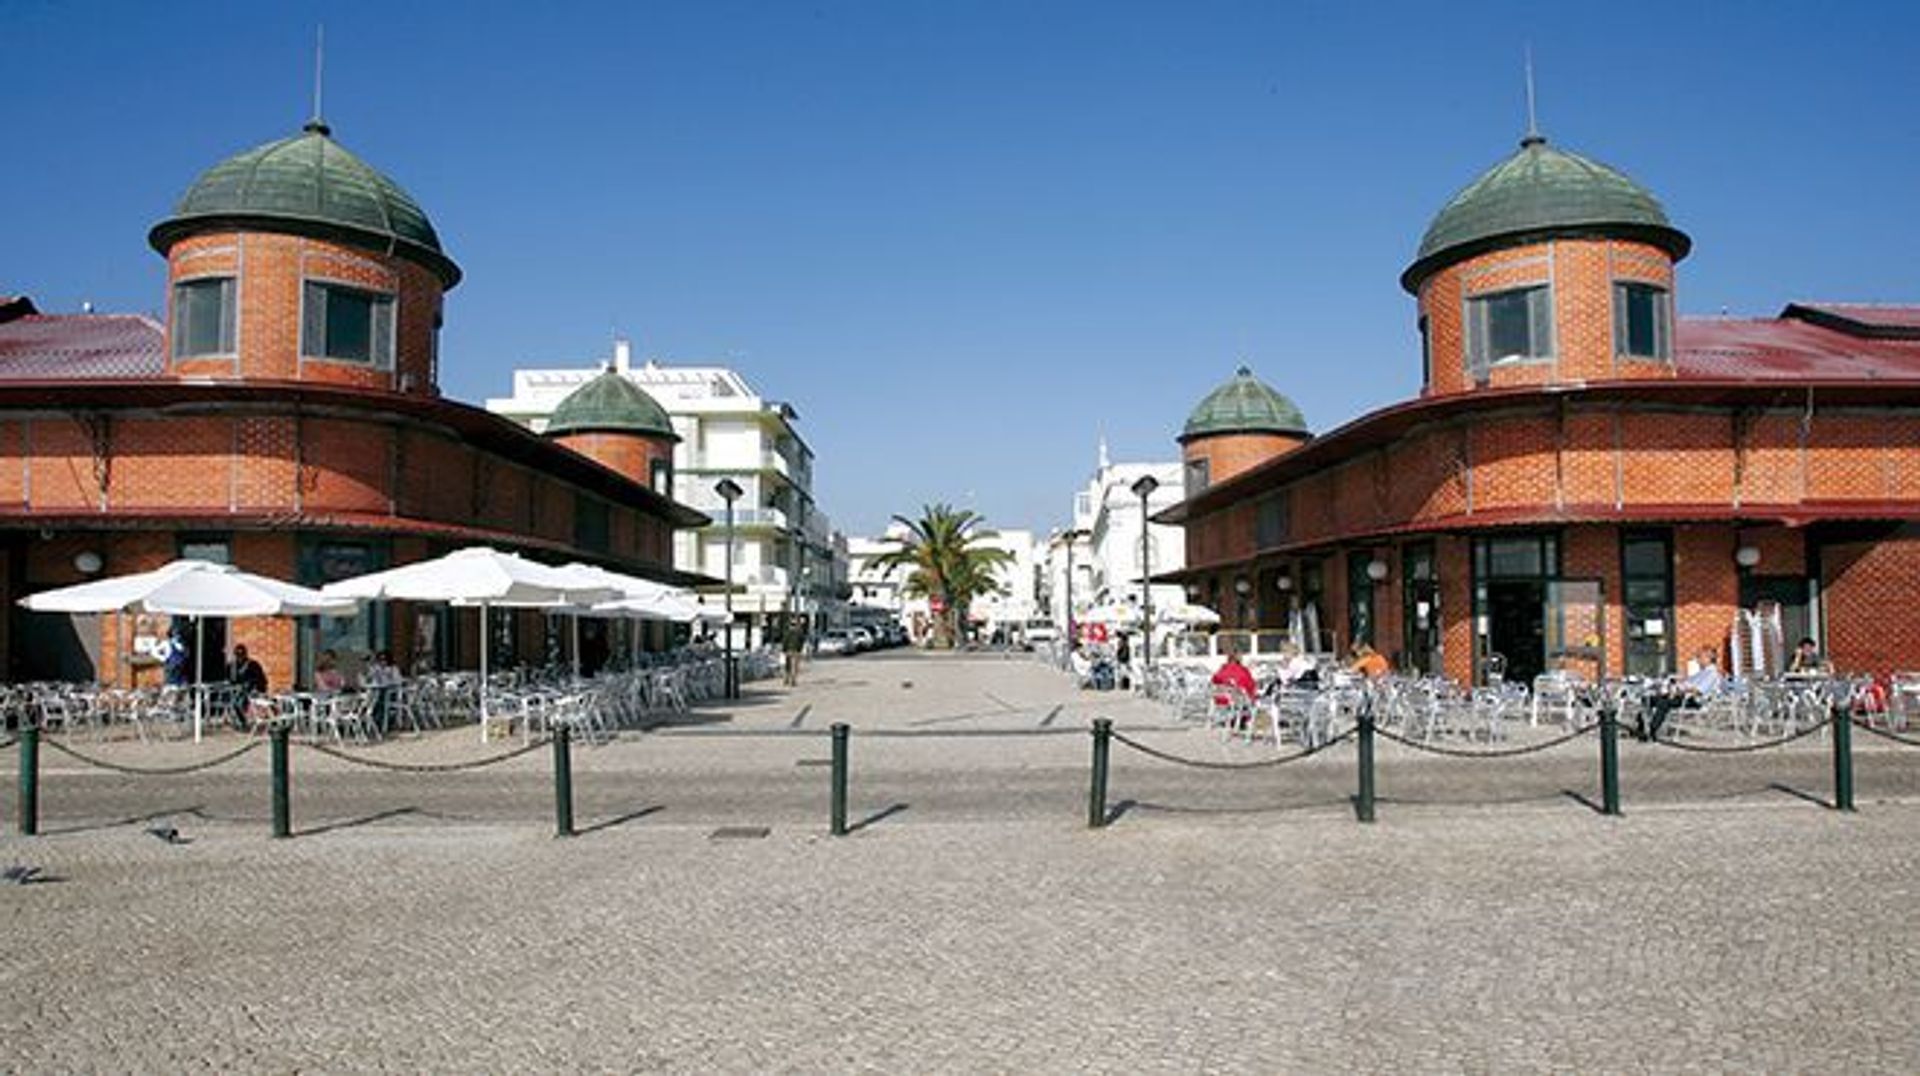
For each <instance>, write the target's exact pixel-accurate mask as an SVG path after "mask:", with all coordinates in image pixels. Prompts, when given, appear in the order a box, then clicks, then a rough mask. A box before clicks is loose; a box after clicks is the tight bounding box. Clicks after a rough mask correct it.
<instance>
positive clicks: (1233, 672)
mask: <svg viewBox="0 0 1920 1076" xmlns="http://www.w3.org/2000/svg"><path fill="white" fill-rule="evenodd" d="M1212 682H1213V683H1214V684H1215V685H1217V686H1232V687H1236V688H1239V689H1240V694H1241V695H1242V696H1243V697H1245V698H1248V699H1251V698H1253V697H1254V696H1255V695H1256V694H1258V693H1259V691H1260V687H1259V685H1258V684H1256V683H1254V681H1253V673H1252V672H1251V671H1250V670H1248V668H1247V667H1246V666H1245V665H1242V664H1241V663H1240V652H1239V651H1238V650H1235V649H1233V648H1231V647H1229V648H1228V649H1227V660H1226V662H1225V663H1224V664H1222V665H1221V666H1220V669H1219V671H1218V672H1216V673H1214V674H1213V680H1212ZM1229 701H1231V696H1230V695H1229V694H1228V693H1226V692H1224V691H1222V692H1216V693H1215V694H1214V696H1213V704H1214V705H1215V706H1225V705H1227V703H1228V702H1229Z"/></svg>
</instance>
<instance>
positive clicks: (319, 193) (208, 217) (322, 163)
mask: <svg viewBox="0 0 1920 1076" xmlns="http://www.w3.org/2000/svg"><path fill="white" fill-rule="evenodd" d="M229 229H250V230H259V231H281V232H293V233H295V234H298V235H310V236H313V237H315V238H319V239H330V240H335V241H338V242H343V243H347V244H350V245H352V246H357V247H361V248H364V249H368V250H373V251H377V252H380V253H394V254H399V255H401V256H403V257H406V258H408V259H410V260H412V261H415V262H418V263H420V264H422V265H424V266H426V267H427V268H429V269H431V270H433V271H434V272H435V273H436V274H438V275H439V277H440V280H441V282H442V283H443V284H444V285H445V286H446V287H449V288H451V287H453V286H454V285H455V284H458V283H459V282H460V267H459V266H457V265H455V264H453V260H452V259H451V258H448V257H447V256H446V254H445V253H443V252H442V251H441V249H440V237H439V236H438V235H436V234H434V230H433V225H432V224H430V223H428V221H427V215H426V214H425V213H424V212H422V211H421V209H420V206H419V204H418V203H417V202H415V201H414V200H413V199H412V198H411V197H409V196H408V195H407V192H406V191H403V190H401V189H400V187H399V185H398V184H396V183H394V181H393V180H391V179H388V178H387V177H386V176H383V175H381V174H380V173H379V172H376V171H374V170H373V169H372V168H371V167H369V166H368V165H367V163H366V162H365V161H362V160H361V159H360V158H358V157H356V156H354V155H353V154H351V153H349V152H347V151H346V150H345V149H343V148H342V147H341V145H340V143H338V142H335V141H334V140H333V138H332V132H331V130H330V129H329V128H328V127H327V125H326V124H324V123H320V122H318V121H316V122H313V123H309V124H307V125H306V126H305V127H304V128H302V129H301V132H300V133H299V134H297V135H295V136H294V137H292V138H283V139H281V140H280V141H278V142H269V143H267V144H266V145H264V146H256V147H255V148H253V149H250V150H247V151H246V152H245V153H241V154H237V155H235V156H232V157H229V158H227V159H226V160H224V161H221V162H220V163H219V164H216V165H214V166H213V167H212V168H209V169H207V170H206V171H205V172H203V173H201V174H200V178H199V179H196V180H194V181H193V185H192V186H190V187H188V188H187V193H186V194H184V195H182V196H181V197H180V202H179V204H177V205H175V206H174V207H173V215H172V216H171V217H168V218H167V219H166V220H163V221H161V222H160V223H159V224H156V225H154V227H153V231H151V232H149V233H148V235H147V241H148V242H149V243H151V244H153V248H154V249H155V250H157V251H159V252H160V253H162V254H165V253H166V252H167V250H168V249H169V248H170V247H172V246H173V244H175V243H177V242H179V241H180V240H182V239H184V238H186V237H187V236H190V235H195V234H199V233H202V232H208V231H220V230H229Z"/></svg>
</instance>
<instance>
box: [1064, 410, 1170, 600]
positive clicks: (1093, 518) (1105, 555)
mask: <svg viewBox="0 0 1920 1076" xmlns="http://www.w3.org/2000/svg"><path fill="white" fill-rule="evenodd" d="M1184 474H1185V471H1184V468H1183V467H1182V466H1181V464H1180V463H1179V462H1178V461H1174V462H1169V463H1113V462H1112V461H1110V460H1109V459H1108V458H1107V450H1106V446H1105V444H1102V445H1101V447H1100V461H1099V466H1098V467H1097V468H1096V469H1095V471H1094V474H1093V477H1092V479H1091V480H1089V481H1088V483H1087V486H1086V488H1085V489H1083V490H1081V491H1079V492H1078V493H1075V494H1074V495H1073V523H1072V525H1071V526H1070V527H1069V528H1067V529H1066V530H1065V531H1055V532H1054V533H1053V534H1052V535H1050V536H1048V539H1047V541H1046V543H1045V546H1046V554H1045V557H1046V562H1045V565H1046V566H1045V578H1046V585H1045V589H1046V593H1045V595H1044V599H1045V602H1046V609H1047V613H1048V615H1049V616H1051V617H1052V619H1053V622H1054V624H1055V625H1056V626H1058V627H1060V628H1062V629H1063V630H1064V629H1065V627H1066V623H1067V618H1068V607H1067V594H1068V587H1067V567H1068V563H1069V560H1071V563H1072V566H1073V586H1072V596H1073V597H1072V601H1073V613H1074V619H1076V620H1078V619H1080V616H1081V614H1084V613H1085V612H1086V611H1087V610H1088V609H1091V608H1094V607H1095V606H1100V605H1113V604H1133V605H1138V604H1139V602H1140V596H1141V591H1140V582H1141V578H1142V574H1143V573H1142V569H1143V567H1144V568H1145V570H1146V572H1147V573H1149V574H1152V575H1160V574H1162V573H1165V572H1170V571H1174V570H1176V569H1179V568H1184V567H1186V563H1187V547H1186V537H1185V535H1184V534H1183V533H1182V531H1181V529H1180V528H1179V527H1171V526H1167V525H1165V524H1160V523H1147V522H1146V517H1147V516H1152V515H1154V514H1156V513H1158V512H1160V511H1161V510H1162V509H1165V508H1170V507H1172V506H1173V505H1176V504H1178V503H1180V502H1181V501H1182V500H1184V499H1185V497H1186V491H1185V486H1184ZM1148 475H1151V476H1152V477H1153V479H1154V480H1155V482H1157V483H1158V486H1157V488H1155V489H1154V490H1153V492H1152V493H1151V494H1150V495H1149V496H1148V498H1147V505H1146V511H1145V513H1144V514H1143V513H1142V512H1141V505H1140V495H1139V494H1138V493H1136V492H1134V489H1133V487H1134V485H1135V484H1136V483H1138V482H1139V481H1140V479H1141V478H1143V477H1145V476H1148ZM1143 525H1144V526H1145V527H1146V529H1147V540H1146V546H1145V549H1144V550H1143V549H1142V546H1141V541H1140V531H1141V527H1142V526H1143ZM1069 536H1071V539H1070V538H1069ZM1069 550H1071V556H1069ZM1143 557H1144V561H1145V563H1144V565H1143ZM1185 597H1186V596H1185V594H1184V592H1183V591H1182V590H1181V588H1180V587H1178V586H1174V585H1172V584H1155V585H1154V587H1153V604H1154V607H1155V608H1156V609H1167V608H1172V607H1173V606H1174V605H1176V604H1178V603H1180V602H1182V601H1184V600H1185Z"/></svg>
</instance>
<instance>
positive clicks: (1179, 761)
mask: <svg viewBox="0 0 1920 1076" xmlns="http://www.w3.org/2000/svg"><path fill="white" fill-rule="evenodd" d="M1359 733H1360V730H1359V729H1358V728H1351V729H1348V730H1347V731H1345V732H1343V733H1341V734H1340V735H1338V736H1335V737H1334V738H1333V739H1331V740H1328V741H1327V742H1325V743H1323V744H1320V745H1318V746H1316V747H1307V748H1302V749H1301V750H1298V751H1295V752H1294V753H1293V754H1291V755H1281V756H1280V757H1278V758H1265V759H1261V760H1259V761H1258V762H1208V761H1206V760H1204V759H1197V758H1182V757H1181V756H1179V755H1172V754H1168V753H1167V752H1165V751H1162V750H1159V749H1158V748H1153V747H1148V746H1147V745H1146V744H1143V743H1141V742H1140V741H1138V740H1135V739H1132V738H1130V737H1128V736H1127V735H1126V734H1124V733H1119V732H1116V733H1114V734H1113V739H1114V742H1116V743H1123V744H1126V745H1127V746H1128V747H1131V748H1133V749H1134V750H1135V751H1138V752H1140V753H1141V754H1143V755H1147V756H1149V757H1152V758H1157V759H1159V760H1161V761H1162V762H1171V763H1173V764H1175V765H1178V766H1191V767H1193V768H1194V769H1199V770H1260V769H1266V768H1268V767H1271V766H1284V765H1286V764H1287V763H1289V762H1298V761H1300V760H1301V759H1303V758H1306V757H1308V756H1310V755H1317V754H1319V753H1320V752H1322V751H1325V750H1326V749H1327V748H1329V747H1332V746H1333V745H1335V744H1337V743H1341V742H1343V741H1346V740H1351V739H1353V738H1354V737H1355V736H1357V735H1359Z"/></svg>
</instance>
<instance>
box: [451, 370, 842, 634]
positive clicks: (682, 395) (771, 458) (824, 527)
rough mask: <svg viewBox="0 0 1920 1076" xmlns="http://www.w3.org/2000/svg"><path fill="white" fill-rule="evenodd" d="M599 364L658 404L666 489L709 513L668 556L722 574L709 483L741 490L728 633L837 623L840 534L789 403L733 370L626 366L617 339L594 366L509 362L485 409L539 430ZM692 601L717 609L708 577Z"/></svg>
mask: <svg viewBox="0 0 1920 1076" xmlns="http://www.w3.org/2000/svg"><path fill="white" fill-rule="evenodd" d="M609 368H611V369H613V370H614V371H616V372H618V373H620V374H623V375H625V376H626V377H627V379H628V380H630V381H632V382H633V383H634V384H635V385H638V386H639V387H640V388H641V389H643V390H645V391H646V393H647V395H649V396H651V397H653V399H654V402H656V403H658V404H659V405H660V406H661V407H662V408H664V409H665V410H666V412H667V415H668V417H669V418H671V419H672V421H673V432H674V433H676V434H678V435H679V436H680V443H679V444H678V445H676V446H675V447H674V450H673V467H672V470H671V476H670V481H671V483H672V490H671V495H672V497H673V499H674V500H676V501H679V502H680V503H682V504H685V505H689V506H692V507H694V508H698V509H699V510H701V511H702V512H705V513H706V514H707V515H708V516H710V517H712V519H713V524H712V525H711V526H708V527H705V528H703V529H701V530H697V531H681V532H679V533H677V534H675V535H674V551H673V553H674V555H673V563H674V567H676V568H679V569H681V570H682V571H688V572H698V573H700V574H703V575H707V576H710V577H712V578H714V579H725V578H727V577H728V564H727V505H726V502H725V500H723V499H722V498H721V496H720V494H719V493H718V492H717V489H716V487H717V486H718V485H719V484H720V482H721V481H722V480H723V479H731V480H732V481H733V482H734V484H735V485H737V486H739V487H740V489H741V493H740V494H739V496H738V497H737V498H736V499H735V500H734V503H733V513H732V515H733V539H734V541H733V564H732V569H731V570H732V580H733V583H734V587H735V589H734V594H733V610H734V615H735V620H736V623H738V624H739V625H740V627H739V629H738V633H737V634H736V635H735V636H734V642H735V644H736V645H741V646H752V645H755V644H756V643H758V642H759V641H760V640H761V639H762V638H764V637H765V634H766V629H767V627H768V625H769V623H770V622H771V621H772V620H773V619H774V618H777V617H778V616H780V615H781V614H784V613H787V612H789V611H792V612H799V613H804V614H807V615H808V616H809V617H810V618H812V619H813V620H814V621H815V623H816V625H830V624H841V623H845V621H846V603H845V594H846V584H847V581H848V576H847V567H846V560H845V545H844V543H843V542H841V543H836V536H835V534H834V533H833V530H832V527H831V525H830V522H829V520H828V517H827V515H826V513H824V512H821V511H820V510H819V509H818V507H816V505H815V503H814V497H813V450H812V449H811V448H809V447H808V446H807V443H806V441H805V439H803V438H802V437H801V436H800V434H799V431H798V430H797V429H795V423H796V422H797V421H798V420H799V414H798V412H796V411H795V410H794V408H793V407H792V406H791V405H790V404H786V403H782V402H780V401H777V400H769V399H765V398H763V397H762V396H761V395H760V394H759V393H758V392H756V391H755V390H754V388H753V386H752V385H750V384H748V383H747V380H746V378H744V377H742V376H741V375H740V373H739V372H738V371H736V370H732V369H729V368H727V367H724V366H668V365H663V364H661V363H659V362H658V361H656V360H651V359H649V360H648V361H646V362H645V363H643V364H641V365H638V366H635V365H633V349H632V345H631V344H630V343H629V342H628V341H625V340H616V341H614V345H613V355H612V357H611V359H610V361H609V362H607V363H605V364H602V365H597V366H584V367H565V368H552V369H524V370H515V371H514V372H513V395H512V396H507V397H496V398H492V399H489V400H488V401H487V410H489V411H493V412H495V413H497V414H501V415H505V416H507V417H508V418H511V419H513V420H515V421H516V422H521V423H524V424H525V425H527V426H528V427H530V428H532V429H533V430H535V431H536V432H537V431H539V430H541V429H543V428H544V427H545V425H546V420H547V418H548V416H550V415H551V414H552V413H553V409H554V408H555V407H556V406H558V405H559V403H560V401H562V400H564V399H566V398H567V396H568V395H569V394H571V393H572V392H573V391H574V390H575V389H577V388H579V387H580V386H581V385H584V384H586V383H587V382H588V381H590V380H592V379H593V378H595V377H598V376H599V375H600V374H601V373H603V372H604V371H605V370H607V369H609ZM700 600H701V601H702V603H704V604H706V605H710V606H713V607H715V608H720V607H723V606H724V605H725V602H726V599H725V595H724V594H723V593H722V592H721V591H720V590H719V589H718V588H715V589H714V590H713V592H711V593H705V594H702V595H701V599H700Z"/></svg>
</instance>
